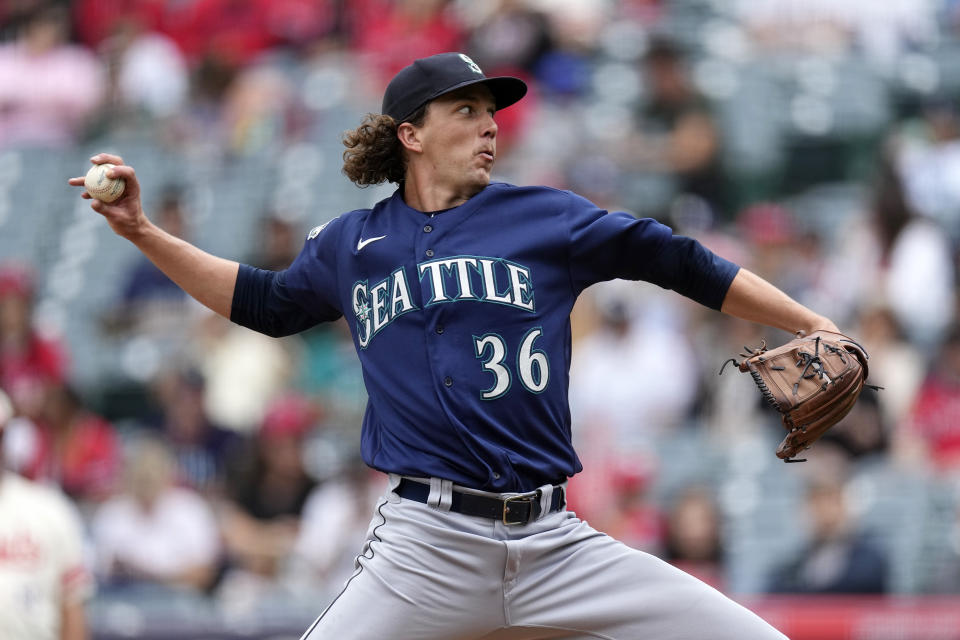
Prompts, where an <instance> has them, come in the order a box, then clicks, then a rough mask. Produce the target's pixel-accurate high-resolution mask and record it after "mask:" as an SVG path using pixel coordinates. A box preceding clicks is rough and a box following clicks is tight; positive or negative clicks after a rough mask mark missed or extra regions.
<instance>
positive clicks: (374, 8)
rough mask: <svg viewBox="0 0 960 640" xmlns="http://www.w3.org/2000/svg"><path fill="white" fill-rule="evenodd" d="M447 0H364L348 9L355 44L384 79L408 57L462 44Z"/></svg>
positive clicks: (412, 57)
mask: <svg viewBox="0 0 960 640" xmlns="http://www.w3.org/2000/svg"><path fill="white" fill-rule="evenodd" d="M447 5H448V2H447V0H396V1H393V0H390V1H384V0H367V1H366V2H363V3H358V5H356V7H354V8H353V9H352V11H351V16H350V21H351V32H352V40H353V45H354V48H355V49H356V50H357V51H358V52H359V53H361V54H363V55H364V56H365V57H366V58H368V61H369V63H370V64H371V66H372V67H374V69H375V70H376V71H378V72H379V73H380V74H381V76H382V78H383V79H384V80H383V83H384V84H385V83H386V80H388V79H389V78H391V77H393V76H394V74H396V73H397V72H398V71H400V69H402V68H403V67H404V66H406V64H407V62H406V61H408V60H413V59H415V58H423V57H425V56H429V55H433V54H435V53H443V52H445V51H459V50H461V49H462V48H463V47H462V46H461V45H462V43H463V36H464V34H463V30H462V28H461V26H460V24H459V23H458V22H457V21H456V20H455V19H454V17H453V16H452V15H451V14H450V12H448V11H447V10H446V9H447Z"/></svg>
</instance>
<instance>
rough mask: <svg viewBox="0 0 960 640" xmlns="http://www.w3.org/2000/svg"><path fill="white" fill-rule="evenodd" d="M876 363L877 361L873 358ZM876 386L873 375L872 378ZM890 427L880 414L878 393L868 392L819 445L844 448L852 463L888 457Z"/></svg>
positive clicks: (861, 395)
mask: <svg viewBox="0 0 960 640" xmlns="http://www.w3.org/2000/svg"><path fill="white" fill-rule="evenodd" d="M870 361H871V362H872V361H873V358H871V359H870ZM870 379H871V382H870V383H871V384H874V380H873V376H872V375H871V376H870ZM890 431H891V429H890V426H889V425H888V424H886V422H885V421H884V416H883V413H882V412H881V411H880V401H879V398H878V393H877V392H876V391H874V390H872V389H865V390H864V391H863V393H862V394H860V397H859V399H858V400H857V403H856V404H855V405H853V408H852V409H851V410H850V413H848V414H847V415H846V417H844V418H843V419H842V420H841V421H840V422H838V423H837V424H836V425H834V427H833V428H832V429H830V430H829V431H828V432H827V433H825V434H824V435H823V437H822V438H820V441H818V443H817V446H818V447H820V446H822V445H826V444H827V443H830V444H832V445H835V446H837V447H839V448H840V450H841V451H842V453H843V454H844V455H845V456H846V457H848V458H849V459H852V460H858V459H860V458H867V457H874V458H876V457H882V456H884V455H886V453H887V451H888V448H889V444H890V440H891V434H890Z"/></svg>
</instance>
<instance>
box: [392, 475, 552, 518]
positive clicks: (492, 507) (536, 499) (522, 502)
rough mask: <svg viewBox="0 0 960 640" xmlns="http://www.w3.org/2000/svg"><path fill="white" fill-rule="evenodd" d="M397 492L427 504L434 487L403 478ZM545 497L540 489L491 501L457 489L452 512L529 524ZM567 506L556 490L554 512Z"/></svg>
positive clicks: (395, 490) (451, 506) (536, 516)
mask: <svg viewBox="0 0 960 640" xmlns="http://www.w3.org/2000/svg"><path fill="white" fill-rule="evenodd" d="M394 492H395V493H396V494H397V495H398V496H400V497H401V498H406V499H408V500H416V501H417V502H422V503H424V504H426V503H427V497H428V496H429V495H430V485H429V484H424V483H422V482H415V481H413V480H407V479H406V478H403V479H402V480H400V485H399V486H398V487H397V488H396V489H394ZM542 495H543V492H542V491H541V490H540V489H537V490H536V491H531V492H529V493H521V494H519V495H516V496H511V497H509V498H491V497H489V496H478V495H476V494H473V493H464V492H462V491H457V490H456V489H454V490H453V500H452V502H451V504H450V511H453V512H455V513H462V514H463V515H466V516H479V517H481V518H491V519H493V520H499V521H500V522H502V523H503V524H527V523H528V522H533V521H534V520H536V519H537V518H538V517H540V512H541V507H540V497H541V496H542ZM565 504H566V501H565V500H564V492H563V487H562V486H554V487H553V495H552V498H551V500H550V512H553V511H559V510H560V509H561V508H563V507H564V506H565Z"/></svg>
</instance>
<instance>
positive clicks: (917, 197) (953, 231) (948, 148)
mask: <svg viewBox="0 0 960 640" xmlns="http://www.w3.org/2000/svg"><path fill="white" fill-rule="evenodd" d="M922 115H923V119H922V122H921V123H919V124H920V126H913V127H904V130H905V131H918V132H919V133H918V134H916V135H913V136H910V135H906V134H905V135H903V136H902V140H901V144H900V149H899V154H898V157H897V168H898V169H899V171H900V172H901V174H902V175H903V183H904V191H905V194H906V199H907V201H908V202H909V203H910V206H911V207H912V208H913V209H914V210H916V211H917V212H919V213H921V214H923V215H924V216H926V217H928V218H930V219H931V220H936V221H937V222H938V223H940V225H942V226H943V228H944V229H945V230H946V231H947V232H948V234H949V235H950V237H951V239H952V240H953V241H954V242H960V112H958V109H957V105H956V100H955V99H954V98H952V97H950V98H948V97H941V98H938V99H936V100H931V101H930V102H929V103H928V104H927V105H926V106H925V107H924V108H923V111H922Z"/></svg>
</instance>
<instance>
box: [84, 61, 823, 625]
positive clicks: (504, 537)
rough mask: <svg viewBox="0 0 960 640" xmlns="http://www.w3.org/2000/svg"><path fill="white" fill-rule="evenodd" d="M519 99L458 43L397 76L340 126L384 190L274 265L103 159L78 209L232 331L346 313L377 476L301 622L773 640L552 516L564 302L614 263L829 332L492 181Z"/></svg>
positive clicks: (735, 280) (726, 272)
mask: <svg viewBox="0 0 960 640" xmlns="http://www.w3.org/2000/svg"><path fill="white" fill-rule="evenodd" d="M525 93H526V85H525V84H524V83H523V82H522V81H521V80H519V79H517V78H512V77H486V76H485V75H484V74H483V72H482V70H481V69H480V67H478V66H477V65H476V64H475V63H474V62H473V61H472V60H471V59H470V58H469V57H467V56H466V55H463V54H459V53H444V54H439V55H435V56H431V57H428V58H423V59H420V60H416V61H414V62H413V63H412V64H411V65H410V66H408V67H406V68H404V69H403V70H401V71H400V72H399V73H398V74H397V75H396V76H395V77H394V78H393V79H392V80H391V82H390V83H389V85H388V86H387V88H386V91H385V94H384V97H383V107H382V114H377V115H368V116H367V117H366V119H365V120H364V121H363V122H362V124H361V125H360V126H359V127H358V128H357V129H356V130H354V131H352V132H348V133H347V134H346V135H345V139H344V142H345V144H346V147H347V150H346V152H345V153H344V160H345V163H344V173H345V174H346V175H347V176H348V177H349V178H350V179H351V180H352V181H353V182H355V183H356V184H358V185H367V184H376V183H382V182H384V181H390V182H394V183H396V184H397V185H398V187H397V190H396V191H395V192H394V194H393V195H392V196H391V197H389V198H387V199H385V200H383V201H381V202H379V203H377V204H376V205H375V206H374V207H373V208H372V209H361V210H356V211H350V212H348V213H344V214H342V215H340V216H338V217H336V218H334V219H333V220H331V221H330V222H328V223H327V224H324V225H321V226H318V227H316V228H314V229H313V230H311V231H310V232H309V234H308V236H307V239H306V241H305V244H304V247H303V250H302V252H301V253H300V255H299V257H298V258H297V259H296V260H295V261H294V263H293V264H292V265H291V266H290V267H289V268H288V269H286V270H284V271H280V272H273V271H264V270H259V269H255V268H253V267H250V266H247V265H242V264H238V263H236V262H231V261H228V260H224V259H221V258H217V257H214V256H212V255H209V254H207V253H205V252H203V251H201V250H200V249H198V248H196V247H194V246H191V245H190V244H188V243H186V242H184V241H183V240H180V239H177V238H175V237H173V236H171V235H168V234H167V233H164V232H163V231H162V230H160V229H159V228H157V227H156V226H155V225H153V224H152V223H151V222H150V221H149V220H148V219H147V217H146V216H145V215H144V213H143V210H142V208H141V203H140V191H139V185H138V182H137V178H136V175H135V172H134V169H133V167H131V166H128V165H125V164H123V160H122V159H121V158H119V157H117V156H113V155H107V154H100V155H97V156H94V157H93V158H92V162H93V163H94V164H101V163H112V164H114V165H116V166H115V167H114V168H113V169H111V170H110V171H109V172H108V176H109V177H119V178H123V179H125V180H126V189H125V191H124V193H123V195H122V197H120V198H119V199H118V200H116V201H115V202H113V203H109V204H108V203H105V202H102V201H100V200H96V199H93V201H92V205H91V206H92V207H93V209H94V210H95V211H96V212H98V213H100V214H102V215H103V216H104V217H105V218H106V219H107V222H108V223H109V224H110V226H111V227H112V228H113V230H114V231H115V232H116V233H118V234H119V235H121V236H123V237H124V238H127V239H128V240H130V241H131V242H133V243H134V244H135V245H136V246H137V247H138V248H139V249H140V250H141V251H142V252H143V253H144V254H145V255H146V256H147V257H149V258H150V259H151V260H152V261H153V262H154V263H156V265H157V266H158V267H159V268H160V269H162V270H163V271H164V272H165V273H167V275H169V276H170V278H171V279H173V280H174V281H175V282H177V283H178V284H179V285H180V286H181V287H183V289H184V290H186V291H187V292H188V293H189V294H190V295H192V296H193V297H195V298H196V299H197V300H199V301H200V302H202V303H203V304H205V305H207V306H208V307H210V308H211V309H213V310H214V311H216V312H218V313H220V314H222V315H223V316H226V317H228V318H230V319H231V320H233V321H234V322H236V323H239V324H241V325H243V326H246V327H249V328H251V329H254V330H256V331H260V332H263V333H265V334H268V335H271V336H284V335H289V334H293V333H296V332H299V331H302V330H304V329H307V328H309V327H311V326H313V325H315V324H317V323H319V322H326V321H332V320H336V319H338V318H340V317H345V318H346V321H347V324H348V325H349V327H350V332H351V334H352V337H353V342H354V345H355V347H356V352H357V356H358V357H359V359H360V363H361V365H362V370H363V376H364V381H365V383H366V388H367V391H368V395H369V403H368V406H367V409H366V414H365V417H364V420H363V431H362V454H363V458H364V460H365V461H366V463H367V464H369V465H370V466H371V467H374V468H376V469H379V470H381V471H383V472H385V473H387V474H389V478H390V483H389V490H388V491H387V493H386V494H385V495H384V496H383V498H382V500H380V502H379V504H378V505H377V506H376V508H375V512H374V514H373V518H372V520H371V523H370V528H369V531H368V535H367V540H366V543H365V545H364V547H363V548H362V549H360V550H359V555H358V556H357V558H356V571H355V573H354V574H353V575H352V577H351V578H350V579H349V580H348V582H347V584H346V585H345V586H344V588H343V591H342V592H341V593H340V594H339V596H337V597H336V599H335V600H334V601H333V602H332V603H331V604H330V605H329V606H328V607H327V608H326V610H324V611H323V612H322V613H321V614H320V616H319V617H318V618H317V620H316V621H315V622H314V623H313V625H312V626H311V627H310V628H309V629H308V630H307V631H306V632H305V634H304V635H303V638H309V639H310V640H319V639H321V638H325V639H334V640H342V639H344V638H358V639H359V638H363V639H371V640H374V639H375V640H381V639H383V638H393V639H414V638H416V639H420V640H426V639H435V640H451V639H464V640H466V639H474V638H618V639H621V640H636V639H638V638H658V639H660V640H666V639H670V638H677V639H679V638H712V639H721V638H729V639H731V640H732V639H736V640H741V639H743V638H751V639H758V638H771V639H772V638H783V637H784V636H783V635H782V634H780V633H779V632H777V631H776V630H775V629H774V628H772V627H771V626H770V625H768V624H767V623H766V622H764V621H763V620H761V619H760V618H759V617H758V616H756V615H754V614H753V613H751V612H750V611H748V610H746V609H745V608H743V607H741V606H740V605H738V604H737V603H735V602H733V601H732V600H730V599H728V598H727V597H725V596H724V595H722V594H721V593H719V592H718V591H716V590H714V589H712V588H710V587H708V586H706V585H705V584H703V583H701V582H700V581H698V580H696V579H694V578H693V577H691V576H689V575H687V574H685V573H683V572H681V571H680V570H678V569H676V568H674V567H672V566H670V565H668V564H667V563H665V562H663V561H661V560H659V559H657V558H656V557H654V556H652V555H648V554H645V553H643V552H640V551H637V550H634V549H631V548H629V547H627V546H625V545H623V544H621V543H619V542H617V541H616V540H614V539H612V538H610V537H609V536H607V535H605V534H603V533H601V532H598V531H596V530H595V529H593V528H591V527H590V526H589V525H588V524H587V523H586V522H584V521H581V520H580V519H578V518H577V516H576V514H574V513H573V512H570V511H568V510H567V509H566V504H565V499H564V488H565V484H566V482H567V479H568V478H570V477H571V476H573V475H574V474H575V473H577V472H578V471H580V469H581V466H580V462H579V460H578V459H577V454H576V452H575V451H574V450H573V447H572V446H571V437H570V412H569V408H568V404H567V386H568V384H567V383H568V371H569V366H570V350H571V339H570V320H569V317H570V311H571V309H572V308H573V305H574V302H575V301H576V299H577V296H578V295H579V294H580V293H581V292H582V291H583V290H584V289H586V288H587V287H588V286H590V285H591V284H594V283H596V282H600V281H604V280H610V279H613V278H625V279H630V280H644V281H647V282H651V283H654V284H656V285H658V286H660V287H664V288H668V289H672V290H674V291H676V292H678V293H680V294H682V295H684V296H688V297H690V298H692V299H693V300H696V301H698V302H700V303H702V304H704V305H706V306H708V307H711V308H714V309H718V310H721V311H723V312H725V313H728V314H732V315H734V316H737V317H739V318H743V319H746V320H749V321H752V322H759V323H763V324H765V325H769V326H772V327H777V328H780V329H784V330H787V331H790V332H797V331H803V332H805V333H807V334H814V333H815V332H817V331H829V332H837V331H838V329H837V327H836V326H835V325H834V324H833V323H832V322H831V321H830V320H828V319H827V318H824V317H823V316H821V315H819V314H817V313H815V312H813V311H811V310H809V309H807V308H805V307H804V306H802V305H800V304H798V303H797V302H795V301H793V300H792V299H790V298H789V297H788V296H786V295H785V294H784V293H782V292H781V291H779V290H778V289H776V288H775V287H773V286H772V285H771V284H769V283H767V282H765V281H764V280H762V279H761V278H759V277H758V276H756V275H754V274H752V273H750V272H749V271H746V270H745V269H741V268H739V267H738V266H737V265H735V264H732V263H731V262H728V261H727V260H724V259H722V258H720V257H719V256H717V255H714V254H713V253H711V252H710V251H708V250H707V249H705V248H704V247H703V246H702V245H700V244H699V243H698V242H696V241H694V240H692V239H690V238H685V237H681V236H676V235H673V233H672V232H671V230H670V228H668V227H666V226H664V225H662V224H660V223H658V222H656V221H654V220H650V219H636V218H634V217H633V216H631V215H628V214H626V213H608V212H607V211H603V210H601V209H599V208H598V207H596V206H595V205H594V204H592V203H591V202H589V201H587V200H586V199H584V198H582V197H580V196H578V195H576V194H574V193H571V192H569V191H559V190H556V189H550V188H546V187H525V186H514V185H511V184H504V183H491V181H490V174H491V170H492V169H493V166H494V162H495V161H496V158H497V122H496V114H497V112H498V111H499V110H501V109H505V108H507V107H509V106H510V105H511V104H513V103H515V102H517V101H518V100H520V99H521V98H522V97H523V96H524V94H525ZM70 184H72V185H75V186H81V185H82V184H83V178H82V177H80V178H73V179H71V180H70ZM84 197H87V198H90V196H89V195H88V194H84ZM803 375H806V371H805V372H804V374H803ZM638 383H642V381H638Z"/></svg>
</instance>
